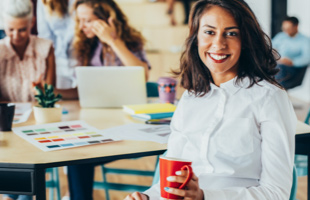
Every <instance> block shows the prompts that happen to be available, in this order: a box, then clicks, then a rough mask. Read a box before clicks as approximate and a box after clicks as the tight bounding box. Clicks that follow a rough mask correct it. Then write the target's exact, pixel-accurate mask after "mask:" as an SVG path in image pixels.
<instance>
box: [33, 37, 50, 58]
mask: <svg viewBox="0 0 310 200" xmlns="http://www.w3.org/2000/svg"><path fill="white" fill-rule="evenodd" d="M30 40H31V41H32V44H33V47H34V51H35V52H36V54H37V55H40V56H42V57H47V56H48V54H49V52H50V49H51V47H52V45H53V42H52V41H51V40H48V39H44V38H39V37H37V36H35V35H31V36H30Z"/></svg>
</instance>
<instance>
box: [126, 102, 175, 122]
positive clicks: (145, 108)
mask: <svg viewBox="0 0 310 200" xmlns="http://www.w3.org/2000/svg"><path fill="white" fill-rule="evenodd" d="M123 109H124V111H125V112H126V113H128V114H130V115H131V116H132V117H134V118H136V119H140V120H144V121H146V120H150V119H164V118H171V117H172V115H173V113H174V111H175V109H176V106H175V105H173V104H171V103H152V104H139V105H124V106H123Z"/></svg>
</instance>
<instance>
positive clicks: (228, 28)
mask: <svg viewBox="0 0 310 200" xmlns="http://www.w3.org/2000/svg"><path fill="white" fill-rule="evenodd" d="M203 26H206V27H209V28H213V29H215V28H216V27H215V26H211V25H208V24H206V25H203ZM230 29H239V27H238V26H230V27H226V28H225V30H230Z"/></svg>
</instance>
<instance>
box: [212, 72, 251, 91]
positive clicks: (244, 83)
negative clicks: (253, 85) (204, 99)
mask: <svg viewBox="0 0 310 200" xmlns="http://www.w3.org/2000/svg"><path fill="white" fill-rule="evenodd" d="M249 83H250V80H249V78H248V77H245V78H243V79H242V80H241V81H240V82H238V84H237V76H236V77H235V78H233V79H231V80H229V81H227V82H225V83H221V84H220V87H218V86H216V85H215V84H213V83H211V94H212V93H213V91H214V90H221V89H223V90H225V92H226V93H227V94H229V95H234V94H235V93H236V92H237V91H238V90H239V89H240V88H245V87H248V86H249Z"/></svg>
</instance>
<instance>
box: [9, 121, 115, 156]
mask: <svg viewBox="0 0 310 200" xmlns="http://www.w3.org/2000/svg"><path fill="white" fill-rule="evenodd" d="M12 130H13V132H14V133H15V134H17V135H19V136H20V137H22V138H23V139H25V140H27V141H28V142H30V143H31V144H33V145H35V146H36V147H38V148H39V149H41V150H43V151H54V150H60V149H67V148H73V147H80V146H86V145H92V144H100V143H107V142H113V141H117V140H119V139H118V138H117V137H113V138H112V137H107V136H105V135H104V134H103V132H102V131H101V132H100V131H99V130H98V129H96V128H94V127H92V126H90V125H88V124H87V123H85V122H84V121H67V122H59V123H51V124H43V125H34V126H23V127H18V128H13V129H12Z"/></svg>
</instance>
